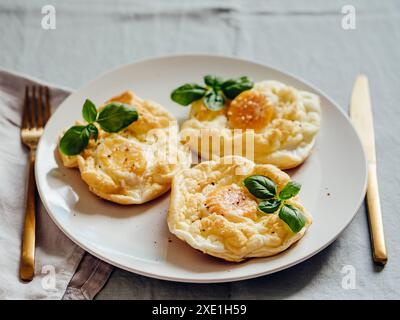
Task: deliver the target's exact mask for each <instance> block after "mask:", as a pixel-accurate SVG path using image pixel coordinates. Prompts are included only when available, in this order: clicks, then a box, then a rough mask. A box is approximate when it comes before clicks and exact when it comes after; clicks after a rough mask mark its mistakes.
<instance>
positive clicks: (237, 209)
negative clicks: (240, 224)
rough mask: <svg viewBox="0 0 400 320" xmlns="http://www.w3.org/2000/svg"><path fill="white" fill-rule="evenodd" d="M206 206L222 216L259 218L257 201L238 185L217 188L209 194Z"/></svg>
mask: <svg viewBox="0 0 400 320" xmlns="http://www.w3.org/2000/svg"><path fill="white" fill-rule="evenodd" d="M205 206H206V207H207V209H208V211H210V212H211V213H215V214H219V215H222V216H230V215H234V216H243V217H248V218H251V219H256V218H257V202H256V201H255V200H254V199H252V198H251V195H250V194H249V193H248V192H247V191H246V190H244V189H242V188H240V187H239V186H237V185H228V186H222V187H219V188H216V189H215V190H213V191H211V192H210V193H209V194H208V197H207V199H206V201H205Z"/></svg>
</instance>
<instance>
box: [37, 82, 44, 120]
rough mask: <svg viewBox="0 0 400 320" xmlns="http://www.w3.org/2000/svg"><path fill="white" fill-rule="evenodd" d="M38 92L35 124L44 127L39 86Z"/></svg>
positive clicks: (41, 92)
mask: <svg viewBox="0 0 400 320" xmlns="http://www.w3.org/2000/svg"><path fill="white" fill-rule="evenodd" d="M38 91H39V94H38V98H37V126H38V127H44V103H43V97H42V95H43V87H42V86H39V89H38Z"/></svg>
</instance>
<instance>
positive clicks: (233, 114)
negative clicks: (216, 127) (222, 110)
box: [227, 90, 274, 130]
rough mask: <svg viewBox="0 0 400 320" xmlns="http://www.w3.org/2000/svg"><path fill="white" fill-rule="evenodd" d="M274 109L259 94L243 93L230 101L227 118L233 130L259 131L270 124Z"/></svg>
mask: <svg viewBox="0 0 400 320" xmlns="http://www.w3.org/2000/svg"><path fill="white" fill-rule="evenodd" d="M273 114H274V108H273V107H272V106H271V105H270V104H269V102H268V99H267V97H266V96H265V95H264V94H262V93H261V92H257V91H252V90H248V91H244V92H242V93H241V94H239V95H238V96H237V97H236V98H235V99H233V100H232V102H231V104H230V106H229V108H228V112H227V116H228V122H229V126H230V127H231V128H234V129H254V130H260V129H262V128H264V127H265V126H266V125H268V123H270V122H271V120H272V117H273Z"/></svg>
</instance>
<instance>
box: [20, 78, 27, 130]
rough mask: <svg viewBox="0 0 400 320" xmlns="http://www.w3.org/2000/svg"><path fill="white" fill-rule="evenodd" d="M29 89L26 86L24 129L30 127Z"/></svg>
mask: <svg viewBox="0 0 400 320" xmlns="http://www.w3.org/2000/svg"><path fill="white" fill-rule="evenodd" d="M28 113H29V87H28V86H25V99H24V113H23V115H22V124H21V127H22V128H28V126H29V119H28V117H29V115H28Z"/></svg>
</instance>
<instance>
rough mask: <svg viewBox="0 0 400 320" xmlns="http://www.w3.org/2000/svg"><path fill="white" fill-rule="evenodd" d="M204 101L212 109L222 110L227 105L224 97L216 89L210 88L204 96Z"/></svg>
mask: <svg viewBox="0 0 400 320" xmlns="http://www.w3.org/2000/svg"><path fill="white" fill-rule="evenodd" d="M203 102H204V105H205V106H206V107H207V109H209V110H212V111H217V110H221V109H222V108H223V107H224V106H225V105H224V102H225V100H224V98H223V97H222V96H221V95H220V94H218V93H216V92H215V91H214V90H210V91H209V92H207V94H206V95H205V96H204V98H203Z"/></svg>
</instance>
